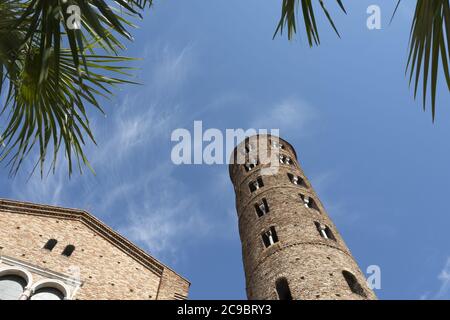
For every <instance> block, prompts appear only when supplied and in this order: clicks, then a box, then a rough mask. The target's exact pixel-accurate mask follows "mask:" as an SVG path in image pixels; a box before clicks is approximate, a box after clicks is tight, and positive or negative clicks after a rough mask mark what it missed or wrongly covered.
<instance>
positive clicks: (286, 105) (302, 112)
mask: <svg viewBox="0 0 450 320" xmlns="http://www.w3.org/2000/svg"><path fill="white" fill-rule="evenodd" d="M270 110H271V112H269V113H262V114H260V115H259V116H258V117H256V118H255V119H254V120H253V121H252V123H251V126H252V127H253V128H256V129H280V134H281V135H283V131H284V132H286V131H291V130H296V132H297V133H296V135H297V136H299V135H300V136H301V135H304V134H305V133H306V132H307V130H304V129H306V127H307V126H308V125H309V124H310V123H311V122H312V121H314V120H315V119H317V112H316V111H315V109H314V108H313V107H312V106H311V105H310V104H309V103H307V102H306V101H303V100H302V99H298V98H295V97H291V98H287V99H284V100H282V101H281V102H280V103H277V104H276V105H274V106H273V107H272V108H270Z"/></svg>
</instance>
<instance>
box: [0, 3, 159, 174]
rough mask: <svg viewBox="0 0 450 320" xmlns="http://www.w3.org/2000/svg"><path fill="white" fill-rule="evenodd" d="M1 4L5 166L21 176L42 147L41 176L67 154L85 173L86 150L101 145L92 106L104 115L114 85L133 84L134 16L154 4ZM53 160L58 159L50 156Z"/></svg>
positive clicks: (1, 153) (0, 149)
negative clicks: (74, 9) (126, 53)
mask: <svg viewBox="0 0 450 320" xmlns="http://www.w3.org/2000/svg"><path fill="white" fill-rule="evenodd" d="M114 2H115V3H116V5H117V7H112V6H111V5H109V4H107V3H106V2H105V1H104V0H90V1H88V0H67V1H66V0H25V1H17V0H0V17H1V19H0V98H1V99H2V100H0V101H2V104H3V106H2V107H1V113H0V117H5V118H6V119H7V120H6V122H7V123H6V126H5V128H4V129H3V130H2V132H1V135H0V162H4V161H6V162H7V164H8V165H9V166H10V168H11V174H12V175H15V174H16V173H17V172H18V170H19V168H20V167H21V164H22V163H23V161H24V159H25V158H26V157H27V156H28V155H29V154H30V152H31V150H33V148H35V147H36V148H38V149H39V159H38V161H37V164H39V166H40V172H41V176H42V175H43V170H44V164H45V162H46V160H47V159H49V158H51V159H52V165H51V168H52V169H53V170H55V168H56V159H57V156H58V153H59V151H60V150H61V149H63V150H64V154H65V157H66V159H67V161H68V167H69V174H72V171H73V167H74V165H73V163H74V162H75V163H76V164H77V165H78V168H79V170H80V172H81V171H82V168H83V165H86V166H88V167H89V162H88V160H87V156H86V155H85V153H84V146H85V144H86V143H87V140H91V141H93V142H94V143H95V139H94V136H93V134H92V131H91V128H90V126H89V120H88V117H87V109H88V107H89V106H92V107H95V108H97V109H98V110H100V111H102V109H101V106H100V105H99V103H98V97H100V96H103V97H110V96H111V95H112V90H111V89H110V88H111V87H112V86H115V85H118V84H124V83H132V82H131V81H129V80H126V78H128V77H129V76H130V75H129V74H128V73H127V67H124V64H127V63H128V62H129V61H130V60H131V59H129V58H126V57H121V56H119V55H118V54H119V52H120V51H121V50H123V49H124V48H125V47H124V45H123V43H122V41H123V39H127V40H131V39H132V37H131V34H130V33H129V32H128V30H127V29H128V28H130V27H133V24H132V23H131V22H130V20H129V19H130V18H131V19H132V18H139V17H140V16H141V14H140V11H142V9H144V8H145V7H147V6H151V5H152V1H151V0H116V1H114ZM72 5H76V6H78V8H80V14H81V28H80V29H74V28H70V27H69V25H68V24H67V23H66V22H67V21H68V19H69V18H70V14H71V12H70V10H68V9H69V8H70V6H72ZM49 154H51V155H50V156H49Z"/></svg>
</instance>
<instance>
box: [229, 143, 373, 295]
mask: <svg viewBox="0 0 450 320" xmlns="http://www.w3.org/2000/svg"><path fill="white" fill-rule="evenodd" d="M269 138H270V137H269ZM267 140H268V143H267V144H264V145H260V146H259V150H258V151H260V152H262V153H263V154H268V155H270V154H271V152H273V149H272V148H271V146H270V139H267ZM250 142H251V143H252V141H250ZM280 143H282V144H283V146H284V149H282V150H280V151H279V152H280V154H282V155H286V156H288V157H290V158H291V159H292V160H293V163H292V164H291V165H289V164H280V166H279V170H278V172H277V173H275V174H271V175H262V171H261V169H262V168H267V167H268V166H269V165H268V164H266V165H264V164H260V165H259V166H257V167H256V168H254V169H253V170H251V171H249V172H247V171H246V170H245V169H244V166H243V165H240V164H234V165H230V177H231V179H232V181H233V184H234V187H235V192H236V209H237V213H238V217H239V233H240V237H241V242H242V255H243V263H244V269H245V274H246V282H247V283H246V285H247V296H248V298H249V299H278V296H277V292H276V289H275V282H276V280H277V279H279V278H283V277H284V278H286V279H287V280H288V283H289V287H290V290H291V293H292V296H293V298H294V299H366V298H367V299H376V296H375V294H374V293H373V291H372V290H371V289H369V288H368V286H367V284H366V281H365V277H364V275H363V273H362V272H361V271H360V269H359V267H358V265H357V264H356V262H355V261H354V259H353V257H352V255H351V253H350V251H349V250H348V248H347V246H346V244H345V242H344V240H343V239H342V237H341V236H340V234H339V232H338V230H337V228H336V226H335V225H334V223H333V222H332V221H331V219H330V218H329V216H328V215H327V213H326V211H325V208H324V207H323V205H322V203H321V202H320V200H319V198H318V196H317V194H316V193H315V191H314V189H313V188H312V186H311V184H310V183H309V181H308V179H307V178H306V176H305V175H304V172H303V171H302V169H301V167H300V165H299V163H298V162H297V159H296V153H295V151H294V149H293V148H292V146H290V145H289V144H288V143H287V142H286V141H283V140H281V139H280ZM253 144H254V141H253ZM238 148H241V146H238ZM257 149H258V148H255V147H254V148H253V150H254V152H256V151H257ZM254 156H255V154H252V152H250V158H252V157H254ZM278 159H279V157H278V155H277V154H275V155H274V161H277V162H278V161H279V160H278ZM288 173H291V174H294V175H295V176H300V177H302V179H303V180H304V182H305V184H306V185H305V186H298V185H294V184H292V182H291V181H290V179H289V177H288ZM258 177H262V180H263V182H264V187H262V188H260V189H259V190H257V191H254V192H251V191H250V188H249V183H250V182H251V181H255V180H256V179H257V178H258ZM300 194H302V195H304V196H309V197H311V198H312V199H314V201H315V203H316V204H317V207H318V210H316V209H313V208H307V207H306V206H305V205H304V203H303V202H302V201H301V198H300ZM263 198H265V199H266V201H267V203H268V206H269V210H270V211H269V213H268V214H266V215H264V216H262V217H258V215H257V213H256V210H255V207H254V205H255V203H261V201H262V199H263ZM315 222H318V223H320V224H322V225H326V226H328V227H329V228H330V230H331V231H332V233H333V235H334V237H335V238H336V240H332V239H325V238H323V237H321V235H320V233H319V231H318V230H317V227H316V225H315ZM272 226H273V227H275V230H276V233H277V236H278V238H279V242H277V243H275V244H274V245H272V246H270V247H268V248H266V247H265V245H264V243H263V240H262V234H263V233H264V232H265V231H267V230H269V228H270V227H272ZM344 270H346V271H349V272H351V273H352V274H353V275H354V276H355V277H356V279H357V280H358V282H359V283H360V284H361V286H362V287H363V289H364V292H365V294H366V296H367V297H363V296H361V295H358V294H355V293H353V292H352V291H351V290H350V287H349V286H348V284H347V282H346V280H345V279H344V277H343V275H342V271H344Z"/></svg>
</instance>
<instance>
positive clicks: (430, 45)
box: [399, 0, 450, 121]
mask: <svg viewBox="0 0 450 320" xmlns="http://www.w3.org/2000/svg"><path fill="white" fill-rule="evenodd" d="M399 2H400V1H399ZM409 47H410V48H409V57H408V63H407V72H408V69H409V81H410V84H412V83H414V98H416V97H417V92H418V89H419V86H420V83H422V98H423V101H422V103H423V108H424V110H425V109H426V104H427V96H428V90H430V91H431V114H432V119H433V121H434V120H435V117H436V95H437V85H438V79H439V69H440V68H439V66H440V64H441V62H442V69H443V73H444V76H445V79H446V82H447V87H448V89H449V90H450V72H449V59H450V6H449V1H448V0H433V1H429V0H418V1H417V5H416V9H415V13H414V18H413V22H412V26H411V38H410V44H409Z"/></svg>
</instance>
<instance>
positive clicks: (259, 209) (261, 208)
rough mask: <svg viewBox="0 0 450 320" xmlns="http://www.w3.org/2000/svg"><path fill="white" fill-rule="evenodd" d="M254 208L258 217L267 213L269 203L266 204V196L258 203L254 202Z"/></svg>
mask: <svg viewBox="0 0 450 320" xmlns="http://www.w3.org/2000/svg"><path fill="white" fill-rule="evenodd" d="M255 210H256V214H257V215H258V217H260V218H261V217H262V216H263V215H265V214H267V213H269V205H268V204H267V200H266V198H263V199H262V200H261V202H260V203H255Z"/></svg>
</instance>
